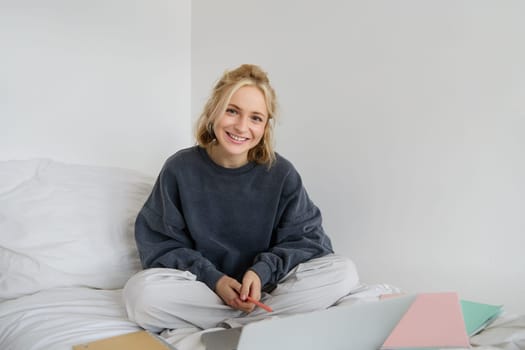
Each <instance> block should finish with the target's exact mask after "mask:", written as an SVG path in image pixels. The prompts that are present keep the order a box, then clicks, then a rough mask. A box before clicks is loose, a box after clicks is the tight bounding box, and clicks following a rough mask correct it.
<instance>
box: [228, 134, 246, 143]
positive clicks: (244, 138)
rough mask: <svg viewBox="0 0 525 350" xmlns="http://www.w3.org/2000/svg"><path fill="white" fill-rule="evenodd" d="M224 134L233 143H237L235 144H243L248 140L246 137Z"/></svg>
mask: <svg viewBox="0 0 525 350" xmlns="http://www.w3.org/2000/svg"><path fill="white" fill-rule="evenodd" d="M226 134H227V135H228V136H229V137H230V138H231V139H232V140H234V141H237V142H244V141H246V140H248V138H246V137H240V136H237V135H234V134H230V133H229V132H226Z"/></svg>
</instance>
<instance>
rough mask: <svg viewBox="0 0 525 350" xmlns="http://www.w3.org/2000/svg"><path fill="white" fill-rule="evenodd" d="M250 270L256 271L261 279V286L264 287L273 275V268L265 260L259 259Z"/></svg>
mask: <svg viewBox="0 0 525 350" xmlns="http://www.w3.org/2000/svg"><path fill="white" fill-rule="evenodd" d="M250 270H252V271H254V272H255V273H256V274H257V275H258V276H259V278H260V279H261V287H264V286H265V285H266V284H267V283H268V282H270V279H271V277H272V269H271V268H270V266H269V265H268V264H267V263H265V262H264V261H258V262H256V263H255V265H253V266H252V267H250Z"/></svg>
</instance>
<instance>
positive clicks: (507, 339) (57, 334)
mask: <svg viewBox="0 0 525 350" xmlns="http://www.w3.org/2000/svg"><path fill="white" fill-rule="evenodd" d="M385 292H386V293H388V292H395V290H392V289H391V288H390V287H389V286H387V285H373V286H364V287H363V288H362V289H361V290H359V291H357V292H356V293H355V294H354V295H352V296H351V297H349V298H346V299H345V300H344V301H343V303H344V304H348V303H361V302H371V301H374V299H375V300H377V299H376V297H377V295H379V294H384V293H385ZM139 329H140V328H139V327H138V326H137V325H136V324H134V323H133V322H130V321H129V320H128V319H127V315H126V311H125V308H124V305H123V303H122V299H121V290H99V289H92V288H83V287H71V288H53V289H47V290H44V291H41V292H38V293H35V294H33V295H28V296H24V297H20V298H18V299H14V300H9V301H5V302H2V303H0V349H1V350H49V349H53V350H71V347H72V346H73V345H75V344H79V343H84V342H89V341H93V340H97V339H103V338H107V337H111V336H115V335H119V334H125V333H129V332H133V331H137V330H139ZM208 331H209V330H208ZM204 332H206V331H199V330H198V329H196V328H194V329H180V330H176V331H166V332H164V333H163V334H162V335H163V337H164V338H165V339H166V340H167V341H168V342H169V343H171V344H172V345H173V346H174V347H176V348H177V349H178V350H204V346H203V344H202V342H201V340H200V336H201V335H202V333H204ZM471 342H472V345H474V347H473V348H474V349H476V350H495V349H498V350H501V349H504V350H522V349H525V315H508V314H503V315H502V316H500V317H499V318H498V319H497V320H496V321H495V322H493V323H492V324H491V325H490V326H489V327H488V328H487V329H485V330H484V331H483V332H482V333H480V334H478V335H476V336H474V337H472V338H471Z"/></svg>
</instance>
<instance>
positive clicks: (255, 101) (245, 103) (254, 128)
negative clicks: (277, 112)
mask: <svg viewBox="0 0 525 350" xmlns="http://www.w3.org/2000/svg"><path fill="white" fill-rule="evenodd" d="M267 122H268V110H267V109H266V100H265V98H264V94H263V93H262V92H261V90H259V89H258V88H257V87H255V86H243V87H241V88H240V89H239V90H237V91H236V92H235V93H234V94H233V95H232V97H231V99H230V101H229V103H228V105H227V107H226V111H225V112H224V114H223V115H221V116H219V117H218V118H217V120H216V121H215V124H214V125H213V130H214V132H215V137H216V138H217V144H216V145H215V146H214V147H213V149H212V152H211V156H212V159H213V160H214V161H215V162H216V163H218V164H219V165H222V166H224V167H227V168H236V167H240V166H242V165H244V164H246V163H247V162H248V151H249V150H250V149H252V148H254V147H255V146H257V144H258V143H259V142H260V141H261V138H262V137H263V135H264V130H265V127H266V123H267Z"/></svg>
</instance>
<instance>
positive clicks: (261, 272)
mask: <svg viewBox="0 0 525 350" xmlns="http://www.w3.org/2000/svg"><path fill="white" fill-rule="evenodd" d="M332 252H333V250H332V245H331V242H330V238H329V237H328V236H327V235H326V234H325V232H324V230H323V227H322V217H321V212H320V210H319V209H318V208H317V207H316V206H315V204H314V203H313V202H312V201H311V200H310V198H309V196H308V194H307V192H306V189H305V188H304V187H303V185H302V180H301V177H300V176H299V174H298V173H297V171H296V170H295V169H294V168H292V170H291V171H290V172H289V174H288V176H287V177H286V179H285V181H284V185H283V191H282V195H281V199H280V203H279V208H278V216H277V226H276V228H275V231H274V234H273V244H272V246H271V247H270V249H269V250H268V251H266V252H263V253H261V254H259V255H257V257H256V258H255V261H254V265H253V266H252V267H251V270H253V271H255V272H256V273H257V274H258V276H259V277H260V278H261V284H262V286H266V285H276V284H277V283H278V282H279V280H281V279H282V278H283V277H284V276H285V275H286V274H287V273H288V272H289V271H290V270H291V269H293V268H294V267H295V266H296V265H298V264H300V263H302V262H305V261H308V260H310V259H314V258H317V257H321V256H324V255H327V254H329V253H332Z"/></svg>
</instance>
